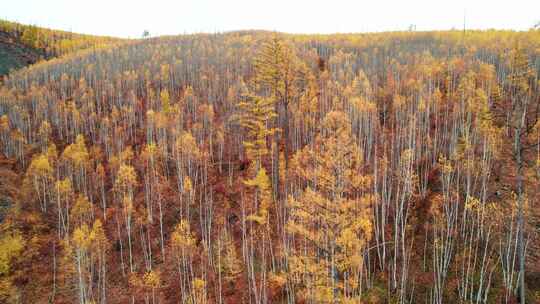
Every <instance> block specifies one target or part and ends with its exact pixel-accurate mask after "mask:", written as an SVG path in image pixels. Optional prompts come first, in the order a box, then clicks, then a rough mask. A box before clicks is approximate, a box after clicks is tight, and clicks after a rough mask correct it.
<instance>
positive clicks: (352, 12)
mask: <svg viewBox="0 0 540 304" xmlns="http://www.w3.org/2000/svg"><path fill="white" fill-rule="evenodd" d="M464 15H465V16H466V18H465V19H466V27H467V28H469V29H489V28H496V29H514V30H527V29H529V28H531V27H532V26H533V25H534V24H536V23H537V22H538V21H540V0H491V1H489V0H431V1H430V0H266V1H260V0H151V1H149V0H146V1H142V0H84V1H83V0H0V18H3V19H7V20H10V21H17V22H21V23H29V24H35V25H39V26H44V27H50V28H55V29H63V30H71V31H73V32H78V33H87V34H95V35H108V36H117V37H131V38H138V37H140V36H141V34H142V32H143V30H145V29H147V30H149V31H150V34H151V35H152V36H157V35H171V34H182V33H193V32H212V33H213V32H222V31H231V30H242V29H265V30H275V31H281V32H289V33H335V32H377V31H394V30H406V29H407V28H408V27H409V25H411V24H415V25H416V29H417V30H444V29H451V28H457V29H462V28H463V19H464Z"/></svg>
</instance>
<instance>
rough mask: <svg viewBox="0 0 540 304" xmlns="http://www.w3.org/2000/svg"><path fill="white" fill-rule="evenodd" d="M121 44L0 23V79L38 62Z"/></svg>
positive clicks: (116, 40) (119, 40)
mask: <svg viewBox="0 0 540 304" xmlns="http://www.w3.org/2000/svg"><path fill="white" fill-rule="evenodd" d="M121 41H122V39H118V38H112V37H98V36H92V35H82V34H75V33H70V32H65V31H59V30H51V29H47V28H42V27H37V26H31V25H24V24H20V23H16V22H10V21H6V20H1V19H0V76H3V75H6V74H8V73H9V71H10V70H11V69H15V70H16V69H20V68H22V67H25V66H27V65H30V64H34V63H36V62H37V61H39V60H40V59H50V58H54V57H59V56H62V55H66V54H68V53H71V52H75V51H78V50H84V49H88V48H95V47H103V46H106V45H110V44H113V43H118V42H121Z"/></svg>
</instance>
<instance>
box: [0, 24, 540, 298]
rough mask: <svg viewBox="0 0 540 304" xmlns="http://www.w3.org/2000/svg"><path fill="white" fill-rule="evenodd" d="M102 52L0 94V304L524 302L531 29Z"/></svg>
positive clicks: (534, 142) (253, 39) (539, 43)
mask: <svg viewBox="0 0 540 304" xmlns="http://www.w3.org/2000/svg"><path fill="white" fill-rule="evenodd" d="M99 44H100V47H90V46H87V47H81V48H79V47H77V49H78V51H76V52H66V53H64V52H63V51H54V52H59V53H55V54H59V55H60V56H59V57H58V58H54V59H51V60H47V61H43V62H39V63H37V64H34V65H30V66H28V67H26V68H22V69H20V70H17V71H15V72H12V73H10V74H9V76H8V77H6V78H5V80H4V82H3V84H2V85H1V86H0V152H1V153H2V154H3V155H4V158H5V159H4V158H2V160H1V161H0V165H2V168H4V171H0V175H2V176H5V178H0V190H1V189H10V190H9V195H8V197H9V205H10V208H9V212H7V214H6V215H5V218H4V219H3V222H2V224H1V226H0V229H1V231H2V234H1V237H0V302H5V303H28V302H33V303H77V302H78V303H81V304H86V303H257V304H259V303H473V302H474V303H516V301H518V299H519V297H520V296H519V288H518V286H519V284H520V283H519V279H520V277H519V253H520V247H519V246H520V244H524V246H525V248H524V252H525V260H524V261H525V265H524V266H525V276H524V277H523V278H524V283H525V286H526V288H527V292H526V295H525V297H526V300H527V303H535V302H537V301H540V297H539V295H540V284H539V281H538V278H539V277H540V256H539V254H538V249H540V246H539V245H540V240H539V239H538V227H539V225H540V221H539V219H540V217H539V216H540V214H539V210H540V209H539V205H538V199H539V198H540V197H539V193H538V190H537V189H538V186H540V184H539V182H540V179H539V178H540V169H539V165H540V161H539V159H540V158H539V155H540V145H539V143H540V123H539V121H538V118H539V115H540V112H539V111H538V109H540V82H539V80H538V75H539V73H540V31H534V30H531V31H528V32H513V31H467V32H463V31H447V32H390V33H377V34H336V35H290V34H284V33H272V32H264V31H242V32H229V33H222V34H196V35H181V36H171V37H157V38H152V39H144V40H132V41H129V42H121V43H110V44H101V43H99ZM54 45H57V44H54ZM46 49H48V50H49V51H46V52H45V53H46V54H49V53H48V52H50V50H51V49H55V48H54V47H52V48H51V47H48V48H46ZM2 172H4V173H2ZM14 189H16V190H17V191H14ZM1 191H2V192H6V193H7V192H8V191H7V190H5V191H4V190H1ZM2 194H4V193H2ZM0 197H1V196H0ZM520 213H522V214H523V218H524V219H525V220H524V222H523V223H520V221H519V218H520ZM521 237H523V240H524V242H523V243H521V242H520V240H521V239H520V238H521Z"/></svg>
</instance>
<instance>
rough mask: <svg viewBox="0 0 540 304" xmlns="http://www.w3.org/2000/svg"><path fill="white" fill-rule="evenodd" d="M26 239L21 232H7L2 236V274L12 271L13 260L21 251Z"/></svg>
mask: <svg viewBox="0 0 540 304" xmlns="http://www.w3.org/2000/svg"><path fill="white" fill-rule="evenodd" d="M24 245H25V241H24V240H23V238H22V237H21V236H20V235H19V234H6V235H4V236H2V237H1V238H0V275H6V274H8V273H9V272H10V264H11V260H12V259H13V258H15V257H17V256H19V254H20V253H21V251H22V250H23V248H24Z"/></svg>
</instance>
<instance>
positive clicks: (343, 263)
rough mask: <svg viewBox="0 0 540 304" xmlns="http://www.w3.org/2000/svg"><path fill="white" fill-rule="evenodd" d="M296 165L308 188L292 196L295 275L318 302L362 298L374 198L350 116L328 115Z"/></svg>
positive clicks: (290, 227) (290, 229) (292, 264)
mask: <svg viewBox="0 0 540 304" xmlns="http://www.w3.org/2000/svg"><path fill="white" fill-rule="evenodd" d="M293 163H294V168H295V175H296V176H297V178H298V180H299V182H300V185H303V187H304V190H303V191H302V192H301V194H300V195H299V196H298V197H290V198H289V205H290V208H291V218H290V220H289V222H288V223H287V230H288V232H289V233H290V235H291V237H294V240H295V243H296V244H295V247H294V248H293V252H292V255H291V256H290V257H289V263H290V279H291V280H292V281H293V282H294V283H296V284H298V285H299V286H300V287H301V290H302V292H301V294H302V295H303V297H305V298H307V299H311V300H313V301H316V302H321V303H331V302H334V301H345V300H346V299H353V298H354V299H359V296H360V295H361V285H360V284H359V282H360V280H361V278H362V272H363V267H364V261H363V255H364V250H365V249H366V248H367V245H368V243H369V241H370V239H371V235H372V220H371V204H372V200H373V199H372V195H371V194H370V185H371V177H370V176H368V175H364V174H363V166H364V164H363V160H362V153H361V151H359V149H358V148H357V145H356V144H355V142H354V138H353V137H352V134H351V127H350V121H349V119H348V118H347V116H346V115H345V114H344V113H342V112H330V113H329V114H327V115H326V117H325V119H324V121H323V124H322V127H321V130H320V134H319V135H318V136H317V137H316V139H315V142H314V143H313V145H312V146H307V147H305V148H304V149H302V150H301V151H299V152H297V153H296V155H295V156H294V159H293Z"/></svg>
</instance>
